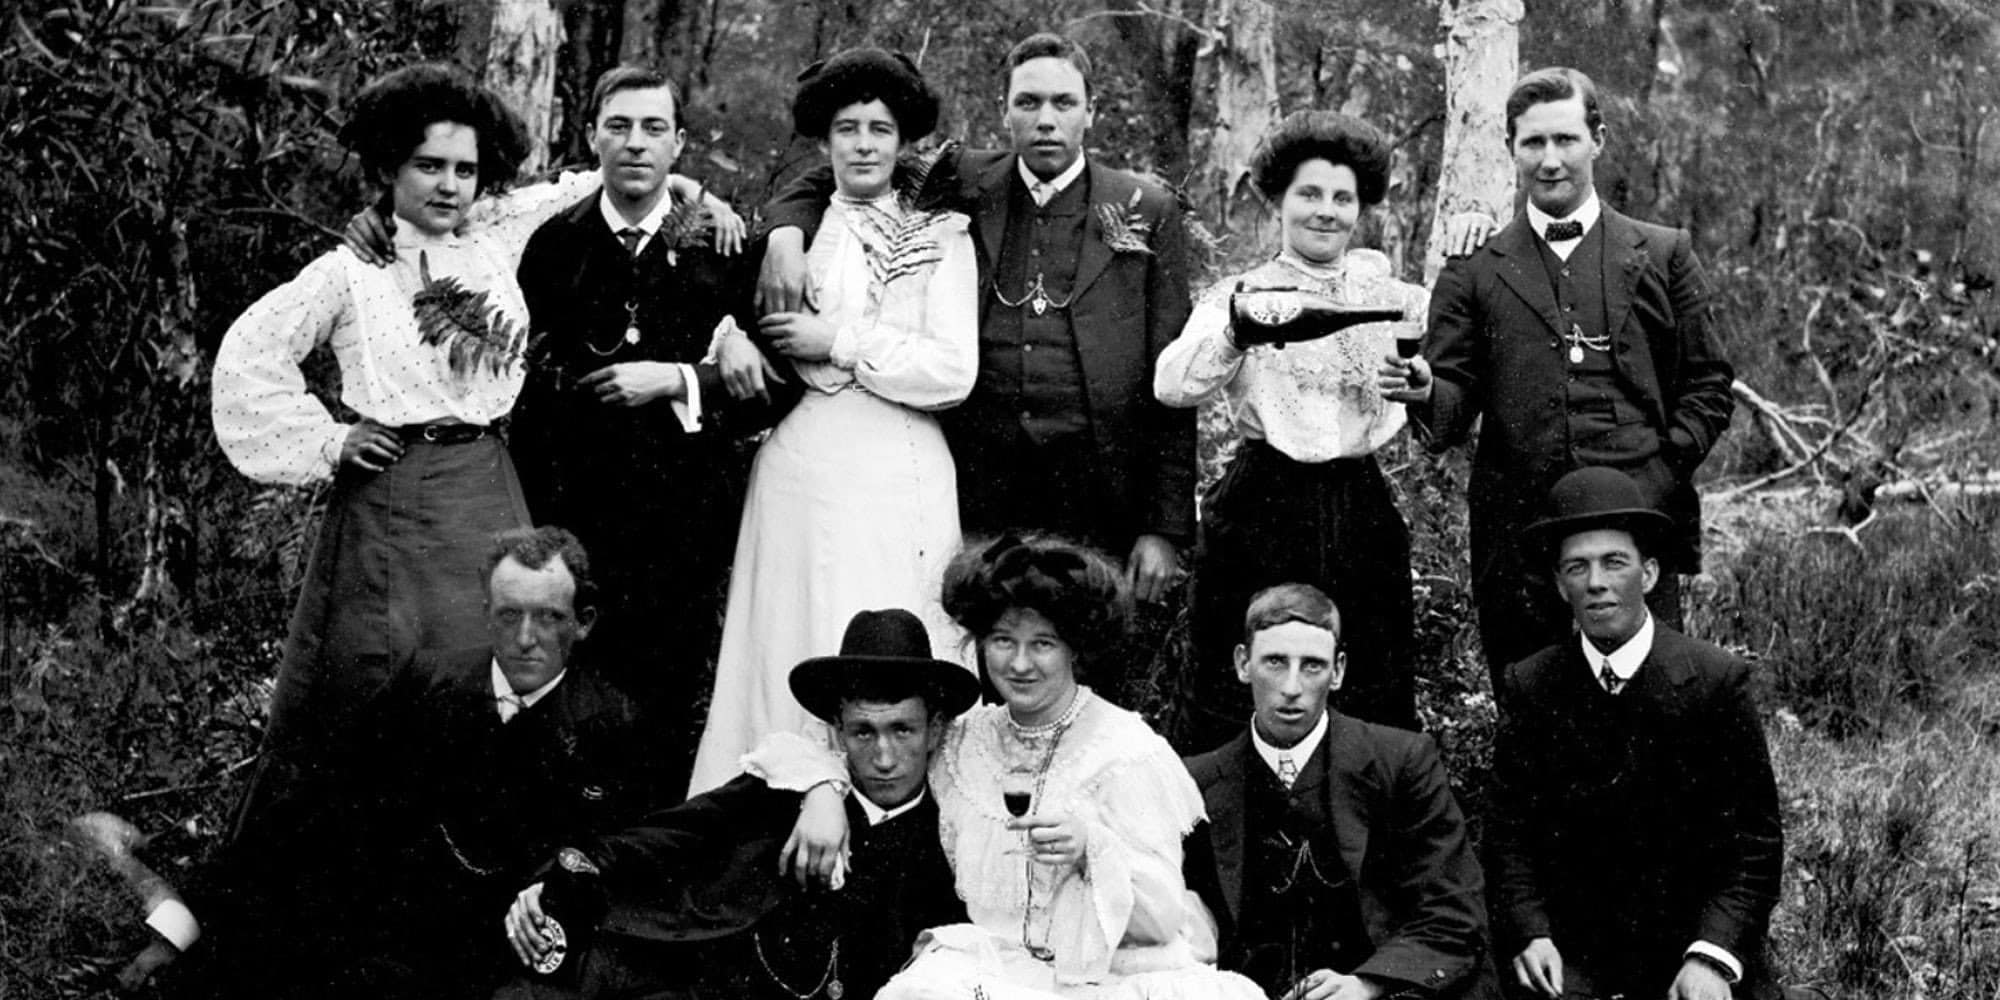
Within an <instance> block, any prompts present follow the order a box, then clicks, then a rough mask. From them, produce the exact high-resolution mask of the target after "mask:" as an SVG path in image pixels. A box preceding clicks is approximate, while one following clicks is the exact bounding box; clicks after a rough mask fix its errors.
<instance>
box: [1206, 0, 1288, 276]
mask: <svg viewBox="0 0 2000 1000" xmlns="http://www.w3.org/2000/svg"><path fill="white" fill-rule="evenodd" d="M1209 15H1210V16H1209V26H1210V27H1211V28H1212V29H1213V30H1214V31H1215V32H1216V34H1217V35H1218V36H1220V41H1218V42H1215V43H1214V44H1212V45H1211V46H1210V52H1211V54H1212V55H1213V56H1214V57H1215V128H1214V131H1213V132H1211V133H1210V135H1209V140H1208V155H1207V157H1206V158H1205V159H1204V160H1203V162H1202V166H1201V173H1200V175H1199V176H1200V178H1201V181H1200V186H1199V187H1198V188H1197V189H1196V198H1197V201H1198V204H1199V207H1201V208H1202V209H1205V210H1206V211H1207V214H1208V215H1209V217H1211V218H1214V219H1217V220H1219V221H1220V222H1221V225H1222V228H1224V229H1228V230H1233V229H1235V228H1236V227H1235V219H1234V218H1233V216H1235V215H1236V209H1237V207H1238V205H1239V204H1240V203H1242V202H1245V201H1247V202H1248V203H1249V204H1247V205H1245V206H1244V207H1246V208H1248V209H1249V211H1250V213H1251V218H1252V219H1253V220H1258V219H1262V218H1263V217H1264V215H1265V213H1263V212H1261V211H1259V210H1258V204H1259V203H1258V202H1257V200H1256V199H1255V198H1252V197H1249V192H1248V191H1247V190H1246V188H1245V185H1244V179H1245V177H1247V176H1248V174H1249V165H1250V155H1251V154H1252V153H1253V152H1255V151H1256V149H1257V144H1258V143H1259V142H1261V141H1262V140H1263V138H1264V136H1265V135H1266V134H1268V133H1269V132H1270V131H1271V126H1272V125H1273V124H1275V123H1276V122H1277V120H1278V49H1277V45H1276V43H1275V41H1274V40H1273V38H1272V34H1271V29H1272V24H1273V22H1274V21H1275V20H1276V15H1275V12H1274V11H1273V10H1272V8H1271V3H1270V0H1215V3H1214V6H1212V7H1211V8H1210V11H1209ZM1259 242H1260V244H1261V243H1262V242H1263V241H1261V240H1260V241H1259Z"/></svg>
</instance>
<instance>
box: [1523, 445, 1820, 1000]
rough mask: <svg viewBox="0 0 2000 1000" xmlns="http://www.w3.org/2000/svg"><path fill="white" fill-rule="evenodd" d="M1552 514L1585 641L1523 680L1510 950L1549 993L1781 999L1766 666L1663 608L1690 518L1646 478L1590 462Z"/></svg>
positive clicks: (1563, 581)
mask: <svg viewBox="0 0 2000 1000" xmlns="http://www.w3.org/2000/svg"><path fill="white" fill-rule="evenodd" d="M1546 509H1547V513H1548V516H1547V517H1546V518H1544V519H1543V520H1541V521H1539V522H1536V523H1535V524H1534V525H1533V526H1531V529H1530V532H1529V534H1530V544H1531V545H1535V546H1538V551H1539V552H1540V553H1541V555H1542V557H1543V559H1544V560H1545V563H1544V564H1545V565H1553V566H1554V569H1555V588H1554V589H1555V590H1556V591H1557V592H1558V593H1560V594H1561V596H1562V598H1563V600H1564V601H1566V602H1567V603H1568V604H1569V607H1570V611H1571V615H1572V618H1573V620H1574V621H1575V622H1576V625H1577V628H1578V629H1579V630H1580V631H1581V633H1582V634H1581V635H1579V636H1576V637H1574V638H1571V639H1568V640H1566V641H1564V642H1561V643H1558V644H1556V645H1554V646H1550V647H1549V648H1547V649H1544V650H1542V651H1541V652H1539V653H1537V654H1535V655H1534V656H1532V657H1529V658H1528V659H1526V660H1523V661H1521V662H1519V663H1516V664H1514V665H1513V666H1512V667H1510V668H1508V670H1507V674H1506V677H1505V683H1506V685H1507V699H1506V704H1507V705H1508V706H1509V708H1508V711H1507V712H1506V714H1505V715H1504V716H1503V718H1502V728H1501V731H1500V736H1499V740H1498V743H1497V744H1496V746H1495V748H1494V754H1493V759H1494V767H1495V778H1496V788H1497V790H1496V792H1495V798H1494V804H1493V811H1492V813H1491V826H1489V827H1488V830H1489V834H1488V848H1489V851H1490V857H1491V859H1492V863H1491V864H1490V865H1489V866H1488V868H1489V870H1490V871H1492V873H1493V901H1494V922H1495V938H1496V943H1497V945H1498V948H1499V953H1500V955H1501V956H1503V957H1505V958H1508V959H1510V960H1511V965H1512V971H1513V977H1512V978H1513V980H1514V981H1515V982H1516V983H1518V984H1519V985H1520V986H1521V987H1523V988H1524V989H1525V990H1527V991H1530V992H1531V993H1532V994H1535V995H1540V996H1546V997H1558V996H1570V995H1583V996H1593V997H1607V996H1613V995H1617V994H1620V993H1622V994H1623V995H1625V996H1630V997H1659V996H1665V997H1668V998H1669V1000H1726V998H1729V997H1731V996H1735V995H1739V994H1740V995H1743V996H1751V997H1762V996H1768V995H1769V994H1770V992H1771V989H1772V984H1771V983H1770V981H1769V978H1768V976H1767V975H1766V971H1765V969H1764V965H1763V962H1762V952H1763V941H1764V934H1765V929H1766V926H1767V924H1768V921H1769V920H1770V915H1771V908H1772V906H1773V905H1774V904H1775V903H1776V902H1777V898H1778V880H1779V874H1780V870H1781V867H1782V863H1783V854H1784V839H1783V833H1782V831H1781V830H1780V827H1779V819H1778V796H1777V789H1776V786H1775V783H1774V781H1773V779H1772V776H1771V763H1770V759H1769V757H1768V755H1767V754H1766V751H1765V747H1764V735H1763V730H1762V729H1761V728H1760V726H1759V723H1758V717H1757V706H1756V704H1755V702H1754V701H1753V699H1752V698H1751V695H1750V678H1749V670H1748V669H1747V668H1746V667H1745V666H1744V664H1743V662H1742V661H1741V660H1739V659H1737V658H1736V657H1735V656H1732V655H1730V654H1729V653H1727V652H1724V651H1723V650H1721V649H1719V648H1717V647H1715V646H1712V645H1709V644H1708V643H1705V642H1701V641H1699V640H1695V639H1690V638H1688V637H1686V636H1684V635H1681V634H1680V633H1679V632H1676V631H1674V630H1673V629H1670V628H1668V627H1667V626H1666V625H1665V624H1663V623H1661V622H1658V621H1656V620H1655V619H1654V618H1653V616H1652V614H1651V612H1650V611H1648V610H1647V607H1646V601H1645V596H1646V591H1647V590H1649V589H1651V588H1652V587H1653V585H1654V583H1655V581H1656V580H1657V579H1658V577H1659V573H1660V568H1659V563H1658V561H1657V560H1656V559H1655V557H1654V556H1653V554H1652V553H1653V551H1654V546H1656V545H1658V544H1660V539H1662V538H1665V537H1669V536H1670V535H1671V533H1672V532H1673V531H1674V529H1675V524H1674V522H1673V521H1672V520H1671V519H1670V518H1668V517H1667V516H1666V515H1665V514H1662V513H1660V512H1659V511H1658V510H1656V509H1655V508H1654V507H1653V506H1652V503H1651V502H1650V498H1648V497H1646V496H1645V494H1644V493H1643V491H1642V490H1641V489H1640V488H1639V486H1638V485H1637V484H1635V483H1634V482H1633V481H1632V479H1631V478H1630V477H1628V476H1626V475H1625V474H1624V473H1622V472H1619V471H1617V470H1615V469H1604V468H1585V469H1579V470H1577V471H1575V472H1572V473H1570V474H1569V475H1566V476H1564V477H1563V478H1562V479H1560V480H1558V481H1557V482H1556V485H1555V487H1554V489H1553V490H1552V491H1551V493H1550V496H1549V500H1548V507H1547V508H1546ZM1565 991H1569V992H1565Z"/></svg>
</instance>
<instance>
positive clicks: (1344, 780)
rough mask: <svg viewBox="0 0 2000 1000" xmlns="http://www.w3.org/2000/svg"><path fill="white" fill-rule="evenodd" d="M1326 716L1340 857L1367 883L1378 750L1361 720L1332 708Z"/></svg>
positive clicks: (1331, 811)
mask: <svg viewBox="0 0 2000 1000" xmlns="http://www.w3.org/2000/svg"><path fill="white" fill-rule="evenodd" d="M1326 720H1327V725H1326V739H1324V740H1321V741H1320V744H1319V751H1318V752H1319V753H1320V755H1321V757H1322V758H1323V763H1324V765H1325V768H1326V814H1327V815H1328V816H1330V817H1332V819H1333V835H1334V838H1335V839H1336V840H1338V841H1339V843H1340V860H1341V861H1342V862H1344V863H1345V864H1346V865H1347V875H1348V877H1349V878H1352V879H1353V880H1354V882H1355V884H1356V885H1357V886H1358V885H1361V884H1363V878H1362V876H1363V875H1364V874H1365V873H1364V871H1363V869H1362V862H1363V860H1365V859H1366V858H1367V857H1368V825H1369V820H1370V816H1369V807H1368V804H1369V803H1370V802H1373V801H1374V800H1375V799H1376V798H1378V797H1379V796H1378V795H1377V792H1378V789H1376V788H1375V787H1374V786H1375V780H1374V778H1373V777H1372V776H1371V774H1370V772H1369V769H1368V767H1367V765H1368V764H1369V763H1370V762H1372V761H1373V760H1374V758H1375V754H1374V750H1373V748H1372V747H1370V746H1369V745H1368V741H1367V739H1366V732H1365V731H1364V730H1363V729H1362V726H1361V723H1359V722H1357V721H1355V720H1354V719H1350V718H1348V717H1347V716H1345V715H1342V714H1340V713H1339V712H1336V711H1334V710H1333V709H1330V708H1329V709H1327V711H1326Z"/></svg>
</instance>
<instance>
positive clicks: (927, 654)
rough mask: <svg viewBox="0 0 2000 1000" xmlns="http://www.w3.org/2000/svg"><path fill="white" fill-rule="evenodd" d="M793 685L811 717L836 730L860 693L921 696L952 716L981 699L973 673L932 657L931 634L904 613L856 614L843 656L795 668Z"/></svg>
mask: <svg viewBox="0 0 2000 1000" xmlns="http://www.w3.org/2000/svg"><path fill="white" fill-rule="evenodd" d="M791 684H792V697H794V698H797V699H798V700H799V704H801V705H803V706H805V709H806V711H808V712H811V713H812V714H814V715H816V716H818V717H819V718H820V719H822V720H824V721H826V722H828V723H832V724H835V725H838V724H839V722H840V702H841V699H842V698H844V697H848V696H849V693H850V692H853V691H857V690H860V691H865V692H867V693H868V694H870V695H871V696H891V695H893V694H896V693H900V692H907V693H906V694H902V695H901V697H904V698H914V697H918V696H922V697H923V699H924V703H925V705H926V706H927V707H929V709H930V710H931V711H933V712H941V713H943V714H945V715H947V716H951V715H957V714H958V713H960V712H963V711H965V710H966V709H967V708H970V707H971V706H972V703H973V702H974V701H977V700H978V699H979V682H978V681H977V680H975V679H973V676H972V671H970V670H967V669H966V668H965V667H963V666H961V665H959V664H956V663H953V662H951V661H950V660H940V659H937V658H936V657H934V656H932V655H931V637H930V632H929V630H927V629H925V628H924V623H923V621H922V620H920V619H919V618H918V617H917V616H916V615H914V614H911V613H910V612H908V611H905V610H903V609H902V608H888V609H885V610H881V611H863V612H860V613H858V614H856V615H855V616H854V618H853V620H851V621H849V622H848V623H847V633H846V634H845V635H843V636H841V637H840V653H839V655H836V656H815V657H813V658H812V659H810V660H806V661H804V662H803V663H800V664H799V665H798V666H796V667H793V668H792V677H791ZM899 700H900V699H899Z"/></svg>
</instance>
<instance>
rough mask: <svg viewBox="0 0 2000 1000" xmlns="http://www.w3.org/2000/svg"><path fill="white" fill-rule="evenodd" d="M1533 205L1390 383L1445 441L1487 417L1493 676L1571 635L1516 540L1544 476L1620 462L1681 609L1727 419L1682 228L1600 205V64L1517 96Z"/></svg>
mask: <svg viewBox="0 0 2000 1000" xmlns="http://www.w3.org/2000/svg"><path fill="white" fill-rule="evenodd" d="M1507 141H1508V145H1509V148H1511V149H1512V151H1513V154H1514V165H1515V169H1516V171H1517V172H1518V174H1519V183H1520V187H1521V189H1522V190H1523V191H1525V192H1526V194H1527V204H1526V206H1525V207H1524V209H1523V210H1522V212H1521V213H1520V214H1519V215H1517V216H1516V217H1515V218H1514V221H1513V222H1512V223H1511V224H1509V225H1508V226H1507V227H1506V228H1505V229H1503V230H1501V231H1500V233H1499V234H1498V235H1496V236H1494V237H1493V239H1491V240H1490V241H1488V242H1487V243H1486V245H1485V247H1483V248H1482V249H1480V250H1478V251H1476V252H1474V253H1473V254H1472V255H1471V256H1470V257H1467V258H1464V259H1461V260H1453V261H1450V262H1448V263H1446V265H1445V268H1444V271H1443V273H1441V274H1440V275H1439V277H1438V281H1437V287H1436V288H1435V289H1434V290H1433V291H1432V293H1431V318H1430V332H1429V339H1428V341H1427V342H1426V344H1425V347H1424V352H1423V357H1422V358H1418V359H1412V360H1411V361H1409V362H1407V363H1405V362H1401V361H1397V360H1395V359H1387V360H1385V362H1384V368H1383V388H1384V390H1385V392H1386V394H1387V395H1388V396H1389V398H1391V399H1396V400H1400V401H1402V402H1406V403H1409V404H1410V411H1409V412H1410V416H1411V418H1412V419H1413V420H1415V421H1416V422H1417V423H1418V425H1419V426H1420V427H1423V428H1424V429H1426V430H1427V431H1428V432H1429V434H1430V440H1431V445H1432V447H1434V448H1439V449H1442V448H1445V447H1448V446H1450V445H1453V444H1456V443H1458V442H1459V441H1462V440H1464V439H1465V437H1466V435H1467V433H1468V432H1469V431H1470V429H1471V427H1472V424H1473V421H1474V420H1475V418H1479V417H1484V421H1483V423H1482V425H1481V428H1482V429H1481V431H1480V434H1479V446H1478V451H1477V453H1476V454H1475V455H1474V457H1473V472H1472V483H1471V486H1470V489H1469V496H1468V506H1469V508H1470V512H1471V516H1472V567H1473V594H1474V597H1475V598H1476V600H1477V601H1478V605H1479V628H1480V638H1481V641H1482V644H1483V645H1484V646H1485V650H1486V662H1487V665H1488V667H1489V669H1491V670H1492V671H1493V676H1494V678H1495V681H1496V684H1495V686H1496V687H1497V686H1498V683H1497V682H1498V678H1499V676H1500V671H1501V670H1502V669H1503V668H1505V667H1506V666H1507V665H1508V664H1510V663H1512V662H1514V661H1515V660H1518V659H1520V658H1522V657H1524V656H1527V655H1529V654H1530V653H1533V652H1535V651H1536V650H1538V649H1541V648H1542V647H1543V646H1546V645H1548V644H1550V643H1552V642H1556V641H1558V640H1560V639H1561V638H1562V637H1563V636H1565V635H1567V634H1568V629H1569V623H1568V619H1567V617H1566V616H1565V615H1564V614H1563V613H1562V608H1561V607H1560V606H1559V605H1557V604H1556V603H1555V601H1554V600H1553V597H1552V596H1551V594H1550V592H1549V588H1548V587H1547V585H1546V583H1545V582H1544V579H1543V576H1542V572H1543V570H1542V567H1541V566H1540V565H1539V564H1538V561H1537V560H1536V558H1535V557H1534V554H1533V553H1529V552H1527V551H1525V550H1524V549H1523V548H1522V546H1521V544H1520V534H1521V528H1522V526H1524V525H1526V524H1527V523H1528V522H1529V521H1531V520H1533V518H1534V516H1535V511H1536V509H1537V507H1538V505H1539V504H1540V503H1541V499H1542V497H1543V496H1544V495H1546V494H1547V492H1548V489H1549V486H1550V485H1551V484H1552V483H1554V482H1555V480H1556V479H1557V478H1558V477H1560V476H1561V475H1562V474H1563V473H1565V472H1568V471H1570V470H1572V469H1576V468H1580V467H1582V466H1587V465H1603V466H1610V467H1613V468H1617V469H1621V470H1623V471H1625V472H1626V473H1627V474H1629V475H1631V476H1632V478H1633V479H1634V480H1636V481H1637V482H1638V483H1639V485H1640V488H1641V489H1642V490H1644V491H1645V495H1646V502H1647V503H1648V504H1649V505H1650V506H1652V507H1653V508H1654V509H1656V510H1659V511H1661V512H1663V513H1665V514H1667V515H1669V516H1670V517H1672V518H1673V520H1674V527H1675V530H1674V531H1673V533H1672V534H1671V535H1670V536H1668V537H1666V538H1663V539H1662V543H1663V546H1662V548H1661V550H1660V553H1659V555H1660V558H1661V561H1662V565H1663V566H1664V567H1665V568H1666V569H1667V570H1668V571H1669V572H1668V574H1667V575H1666V576H1665V577H1663V578H1662V581H1661V584H1662V585H1661V586H1660V587H1659V588H1658V589H1657V590H1656V591H1655V592H1654V600H1653V606H1654V610H1655V613H1656V614H1658V615H1659V617H1660V618H1661V619H1663V620H1665V621H1667V622H1669V623H1678V622H1679V621H1680V601H1679V584H1678V582H1677V577H1676V576H1675V575H1674V574H1677V573H1693V572H1698V571H1699V570H1700V552H1699V549H1700V540H1701V510H1700V504H1699V501H1698V499H1697V498H1696V496H1695V492H1694V483H1693V476H1694V471H1695V468H1696V467H1697V466H1699V465H1700V464H1701V462H1702V459H1703V458H1704V457H1706V456H1707V455H1708V451H1709V449H1710V448H1711V447H1713V446H1714V444H1715V441H1716V438H1717V437H1719V436H1720V435H1721V434H1722V432H1723V430H1724V429H1725V428H1727V427H1728V426H1729V416H1730V410H1731V408H1732V406H1733V403H1732V401H1731V397H1730V388H1729V387H1730V383H1731V381H1732V379H1733V374H1732V372H1731V369H1730V367H1729V364H1728V363H1727V362H1726V361H1724V360H1723V359H1722V356H1721V354H1720V351H1719V347H1718V336H1717V333H1718V331H1717V329H1716V326H1715V323H1714V319H1713V316H1712V315H1711V313H1712V309H1711V306H1710V303H1709V295H1708V287H1707V283H1706V281H1705V280H1704V279H1703V277H1702V273H1701V267H1700V265H1699V263H1698V262H1697V261H1696V260H1695V257H1694V251H1693V250H1692V248H1691V237H1690V236H1689V234H1688V233H1687V231H1686V230H1678V229H1669V228H1666V227H1663V226H1656V225H1652V224H1649V223H1645V222H1639V221H1637V220H1634V219H1629V218H1626V217H1625V216H1623V215H1621V214H1619V213H1618V212H1616V211H1614V210H1612V209H1611V208H1609V207H1607V206H1604V205H1602V204H1601V203H1600V202H1599V200H1598V197H1597V192H1596V189H1595V188H1594V187H1593V185H1592V181H1591V171H1592V164H1593V162H1594V161H1595V160H1596V159H1597V156H1598V154H1599V153H1600V152H1602V150H1603V147H1604V141H1605V129H1604V121H1603V116H1602V115H1601V113H1600V112H1599V110H1598V105H1597V92H1596V89H1595V88H1594V87H1593V86H1592V84H1591V82H1590V78H1589V77H1586V76H1584V75H1583V74H1582V73H1579V72H1577V71H1576V70H1573V69H1564V68H1555V69H1543V70H1537V71H1535V72H1533V73H1530V74H1528V75H1527V76H1525V77H1523V78H1522V79H1521V80H1520V82H1519V83H1516V84H1515V85H1514V90H1513V92H1512V93H1511V94H1510V95H1509V96H1508V98H1507Z"/></svg>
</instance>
